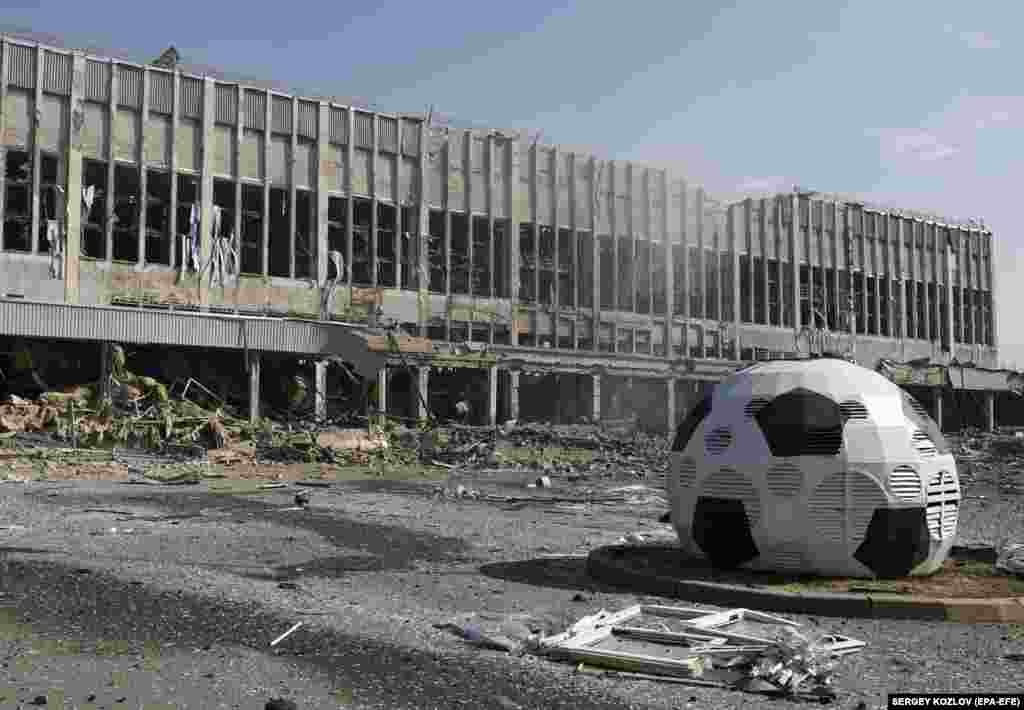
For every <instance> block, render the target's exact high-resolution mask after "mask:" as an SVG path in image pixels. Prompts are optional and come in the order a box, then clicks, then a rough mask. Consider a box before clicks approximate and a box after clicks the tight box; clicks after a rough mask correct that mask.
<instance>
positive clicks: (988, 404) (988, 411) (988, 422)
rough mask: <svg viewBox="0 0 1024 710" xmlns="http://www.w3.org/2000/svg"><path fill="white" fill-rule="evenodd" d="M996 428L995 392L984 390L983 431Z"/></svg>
mask: <svg viewBox="0 0 1024 710" xmlns="http://www.w3.org/2000/svg"><path fill="white" fill-rule="evenodd" d="M995 428H996V393H995V392H992V391H991V390H989V391H987V392H985V431H994V430H995Z"/></svg>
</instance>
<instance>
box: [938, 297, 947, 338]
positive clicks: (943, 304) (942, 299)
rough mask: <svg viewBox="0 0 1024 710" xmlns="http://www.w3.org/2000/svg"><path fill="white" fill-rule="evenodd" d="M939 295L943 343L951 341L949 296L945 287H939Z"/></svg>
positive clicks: (940, 327) (940, 326)
mask: <svg viewBox="0 0 1024 710" xmlns="http://www.w3.org/2000/svg"><path fill="white" fill-rule="evenodd" d="M937 290H938V297H939V331H940V333H941V339H942V342H943V343H948V342H949V318H948V315H947V314H948V313H949V296H948V294H947V292H946V289H945V288H944V287H941V286H940V287H939V288H938V289H937Z"/></svg>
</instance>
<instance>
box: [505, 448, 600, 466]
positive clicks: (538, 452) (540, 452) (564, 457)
mask: <svg viewBox="0 0 1024 710" xmlns="http://www.w3.org/2000/svg"><path fill="white" fill-rule="evenodd" d="M495 456H496V458H497V459H498V461H499V462H501V463H505V464H520V465H523V466H533V465H543V464H556V463H560V464H569V465H574V466H578V465H583V464H588V463H591V462H593V460H594V452H593V451H591V450H590V449H575V448H567V447H561V446H543V447H541V446H517V447H514V448H507V449H506V448H499V449H497V451H495Z"/></svg>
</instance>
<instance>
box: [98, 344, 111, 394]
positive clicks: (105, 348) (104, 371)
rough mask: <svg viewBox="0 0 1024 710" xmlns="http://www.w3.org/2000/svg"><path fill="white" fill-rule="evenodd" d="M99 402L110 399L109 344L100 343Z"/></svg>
mask: <svg viewBox="0 0 1024 710" xmlns="http://www.w3.org/2000/svg"><path fill="white" fill-rule="evenodd" d="M98 394H99V398H100V401H101V402H106V401H108V400H109V399H110V343H107V342H103V343H100V391H99V392H98Z"/></svg>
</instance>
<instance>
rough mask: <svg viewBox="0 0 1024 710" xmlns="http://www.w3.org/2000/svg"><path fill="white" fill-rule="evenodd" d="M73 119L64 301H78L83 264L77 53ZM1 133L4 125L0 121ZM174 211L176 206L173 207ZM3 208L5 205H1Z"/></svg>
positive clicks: (81, 60)
mask: <svg viewBox="0 0 1024 710" xmlns="http://www.w3.org/2000/svg"><path fill="white" fill-rule="evenodd" d="M71 67H72V69H71V73H72V77H73V79H72V82H71V98H70V105H71V113H72V117H71V121H69V122H68V123H69V128H70V131H71V133H70V139H69V140H68V152H67V155H68V163H67V166H66V173H65V175H66V177H67V182H66V187H67V192H66V193H65V194H64V216H63V219H64V302H65V303H78V300H79V287H78V284H79V268H80V257H81V254H82V125H83V124H84V119H85V114H84V113H83V111H84V108H83V105H82V101H83V99H82V93H83V92H84V91H85V57H84V56H83V55H81V54H75V55H73V56H72V59H71ZM0 135H3V125H2V123H0ZM172 211H173V210H172ZM0 212H2V209H0Z"/></svg>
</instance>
